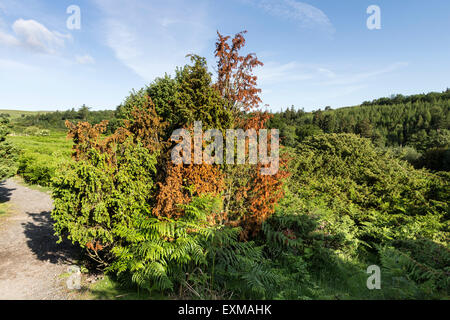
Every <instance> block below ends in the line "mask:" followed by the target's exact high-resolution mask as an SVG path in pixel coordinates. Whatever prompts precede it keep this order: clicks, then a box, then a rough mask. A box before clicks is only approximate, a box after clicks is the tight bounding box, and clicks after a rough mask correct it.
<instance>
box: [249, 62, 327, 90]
mask: <svg viewBox="0 0 450 320" xmlns="http://www.w3.org/2000/svg"><path fill="white" fill-rule="evenodd" d="M255 75H256V76H257V77H258V83H260V84H261V85H262V86H266V85H269V84H270V85H272V84H277V83H286V82H300V81H306V80H308V81H310V80H313V79H316V80H317V79H325V80H329V79H333V78H335V77H336V74H335V73H334V72H333V71H331V70H329V69H327V68H324V67H320V66H316V65H309V64H300V63H298V62H295V61H291V62H288V63H285V64H280V63H276V62H268V63H265V64H264V66H263V67H262V68H259V69H257V70H255Z"/></svg>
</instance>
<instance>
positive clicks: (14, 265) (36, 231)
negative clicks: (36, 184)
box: [0, 179, 76, 300]
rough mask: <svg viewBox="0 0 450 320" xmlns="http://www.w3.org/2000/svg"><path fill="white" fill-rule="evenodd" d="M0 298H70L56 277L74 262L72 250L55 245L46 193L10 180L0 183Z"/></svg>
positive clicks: (66, 246)
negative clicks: (1, 208) (0, 211)
mask: <svg viewBox="0 0 450 320" xmlns="http://www.w3.org/2000/svg"><path fill="white" fill-rule="evenodd" d="M0 203H7V204H8V208H9V210H8V211H9V213H8V214H7V215H3V216H0V299H14V300H15V299H26V300H28V299H33V300H41V299H46V300H49V299H50V300H60V299H70V298H71V297H72V296H73V292H70V291H69V290H68V289H67V288H66V285H65V279H63V278H62V277H60V275H61V274H64V273H66V272H67V268H68V266H69V265H72V264H73V263H74V261H75V258H74V257H75V256H76V255H75V254H74V252H76V251H74V248H73V247H72V246H71V245H70V244H68V243H61V244H56V240H57V238H56V237H55V236H54V235H53V233H54V231H53V228H52V223H51V218H50V211H51V210H52V199H51V197H50V195H49V194H48V193H44V192H41V191H37V190H32V189H30V188H27V187H25V186H23V185H21V184H19V183H17V182H16V181H14V180H13V179H8V180H6V181H3V182H0Z"/></svg>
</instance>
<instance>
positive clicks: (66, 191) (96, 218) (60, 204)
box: [52, 141, 156, 266]
mask: <svg viewBox="0 0 450 320" xmlns="http://www.w3.org/2000/svg"><path fill="white" fill-rule="evenodd" d="M114 156H115V157H116V158H115V161H116V165H115V166H113V165H111V161H112V155H109V154H106V153H104V154H102V153H100V152H98V151H96V150H94V149H92V150H90V152H89V158H88V159H86V160H82V161H78V162H70V163H67V164H66V165H65V166H64V167H62V168H61V169H60V170H59V172H58V174H57V175H56V177H55V178H54V180H53V198H54V205H55V208H54V210H53V211H52V217H53V219H54V220H55V231H56V234H57V235H58V236H59V237H60V240H62V237H63V236H67V238H68V239H70V240H71V241H72V242H73V243H78V244H79V245H80V246H81V247H82V248H86V249H87V252H88V254H89V256H90V257H91V258H92V259H94V260H95V261H97V262H98V263H100V264H101V265H103V266H105V265H107V264H108V263H109V262H110V259H111V253H113V252H115V251H112V250H113V249H114V248H115V247H120V246H121V244H122V243H123V242H127V241H136V238H140V237H141V235H139V234H137V232H135V224H136V223H137V221H138V218H139V217H141V215H142V214H144V213H145V212H148V211H147V210H148V208H147V206H146V203H147V201H148V198H149V197H150V195H151V192H152V190H153V187H154V184H153V177H154V174H155V164H156V155H151V154H149V152H148V150H147V149H146V148H143V147H142V146H140V145H136V146H134V145H133V144H132V143H130V141H127V142H126V143H124V144H122V145H120V148H118V149H117V150H116V152H115V154H114ZM115 250H117V249H115Z"/></svg>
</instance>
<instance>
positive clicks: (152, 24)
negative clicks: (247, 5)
mask: <svg viewBox="0 0 450 320" xmlns="http://www.w3.org/2000/svg"><path fill="white" fill-rule="evenodd" d="M96 4H97V5H98V7H99V8H100V10H101V12H102V16H103V17H104V19H103V21H102V26H101V28H102V30H103V32H104V35H103V36H104V38H105V43H106V45H108V46H109V47H110V48H111V49H112V50H113V52H114V54H115V56H116V58H117V59H118V60H120V61H121V62H122V63H123V64H124V65H126V66H127V67H129V68H130V69H132V70H133V71H134V72H135V73H136V74H138V75H139V76H140V77H141V78H143V79H144V80H145V81H152V80H153V79H154V78H155V77H158V76H163V75H164V74H165V73H166V72H172V71H174V70H175V67H177V66H183V65H185V64H186V63H187V60H186V54H189V53H196V54H202V53H203V50H204V49H205V47H206V45H208V44H209V43H210V42H211V40H212V39H214V37H215V28H213V27H210V26H209V25H210V23H209V19H210V17H209V15H208V10H207V5H208V2H207V1H203V0H192V1H189V2H175V1H170V0H169V1H152V2H142V1H136V0H115V1H107V0H97V1H96Z"/></svg>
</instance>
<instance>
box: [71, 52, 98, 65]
mask: <svg viewBox="0 0 450 320" xmlns="http://www.w3.org/2000/svg"><path fill="white" fill-rule="evenodd" d="M75 60H76V62H78V63H79V64H94V63H95V59H94V58H93V57H92V56H90V55H88V54H85V55H83V56H75Z"/></svg>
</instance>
